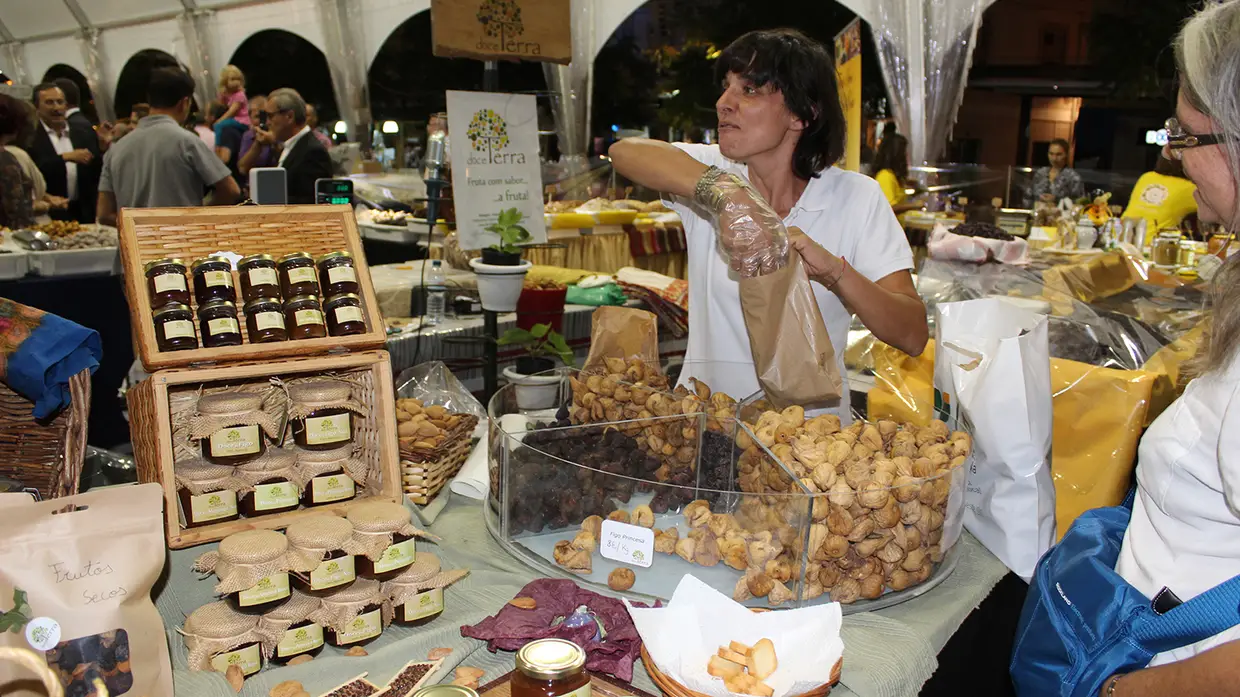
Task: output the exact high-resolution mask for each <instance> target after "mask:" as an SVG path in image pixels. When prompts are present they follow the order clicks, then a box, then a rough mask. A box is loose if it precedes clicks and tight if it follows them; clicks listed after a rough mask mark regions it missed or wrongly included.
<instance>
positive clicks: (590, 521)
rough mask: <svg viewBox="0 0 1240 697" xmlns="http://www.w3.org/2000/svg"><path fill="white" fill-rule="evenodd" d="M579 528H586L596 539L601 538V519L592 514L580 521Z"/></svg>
mask: <svg viewBox="0 0 1240 697" xmlns="http://www.w3.org/2000/svg"><path fill="white" fill-rule="evenodd" d="M581 529H582V530H588V531H589V532H590V534H591V535H593V536H594V539H596V540H601V539H603V519H602V518H600V517H598V516H596V515H592V516H590V517H588V518H586V519H585V520H583V521H581Z"/></svg>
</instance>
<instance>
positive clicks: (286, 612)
mask: <svg viewBox="0 0 1240 697" xmlns="http://www.w3.org/2000/svg"><path fill="white" fill-rule="evenodd" d="M320 605H321V603H320V602H319V599H318V598H315V597H312V596H309V595H306V594H304V593H300V592H298V591H297V590H296V589H294V590H293V595H292V597H291V598H289V601H288V602H287V603H285V604H283V605H281V606H280V607H278V608H276V609H274V610H271V611H269V612H267V613H265V614H264V615H263V618H262V619H261V620H259V623H258V627H259V630H260V631H261V632H263V633H264V634H266V635H267V638H266V639H264V644H263V649H264V651H265V653H267V654H268V655H270V656H271V657H270V658H268V659H267V661H268V662H269V663H273V664H276V665H284V664H286V663H288V662H289V661H290V660H291V659H293V658H295V657H297V656H310V657H311V658H313V657H315V656H317V655H319V654H320V653H322V651H323V627H322V626H321V625H319V624H317V623H315V622H313V621H311V620H310V619H309V617H310V615H311V613H313V612H314V611H316V610H318V609H319V606H320Z"/></svg>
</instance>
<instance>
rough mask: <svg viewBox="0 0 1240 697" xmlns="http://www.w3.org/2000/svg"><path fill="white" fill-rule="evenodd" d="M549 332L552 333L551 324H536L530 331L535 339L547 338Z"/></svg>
mask: <svg viewBox="0 0 1240 697" xmlns="http://www.w3.org/2000/svg"><path fill="white" fill-rule="evenodd" d="M549 331H551V325H550V324H535V325H534V326H533V327H532V328H531V329H530V335H531V336H533V337H534V338H535V339H541V338H543V337H545V336H547V332H549Z"/></svg>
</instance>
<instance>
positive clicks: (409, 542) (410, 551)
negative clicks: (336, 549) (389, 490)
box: [347, 501, 418, 581]
mask: <svg viewBox="0 0 1240 697" xmlns="http://www.w3.org/2000/svg"><path fill="white" fill-rule="evenodd" d="M347 517H348V519H349V522H350V523H352V524H353V539H354V540H355V541H356V542H358V544H360V545H361V547H360V549H362V550H363V553H362V554H359V555H358V556H357V561H356V564H355V567H356V569H357V575H358V578H368V579H374V580H377V581H389V580H391V579H393V578H396V577H397V576H399V575H400V573H401V572H402V571H404V570H405V569H406V568H408V567H409V566H410V565H412V564H413V563H414V561H415V553H416V550H415V548H414V540H413V536H414V534H415V533H417V532H418V530H417V528H415V527H413V525H412V523H411V522H410V513H409V510H408V509H406V508H405V507H404V506H402V505H401V504H399V503H394V502H391V501H371V502H367V503H357V504H353V506H352V507H350V508H349V512H348V516H347Z"/></svg>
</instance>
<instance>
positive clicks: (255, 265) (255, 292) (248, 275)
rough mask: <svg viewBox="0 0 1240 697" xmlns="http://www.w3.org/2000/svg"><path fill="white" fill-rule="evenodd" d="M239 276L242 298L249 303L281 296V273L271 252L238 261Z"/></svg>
mask: <svg viewBox="0 0 1240 697" xmlns="http://www.w3.org/2000/svg"><path fill="white" fill-rule="evenodd" d="M237 276H238V277H239V278H240V279H241V299H242V300H244V301H245V302H247V303H248V302H250V301H251V300H257V299H258V298H273V297H274V298H278V297H280V274H279V273H277V272H276V260H275V258H274V257H272V256H271V255H270V254H253V255H250V256H248V257H245V258H244V259H242V260H241V261H239V262H237Z"/></svg>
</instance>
